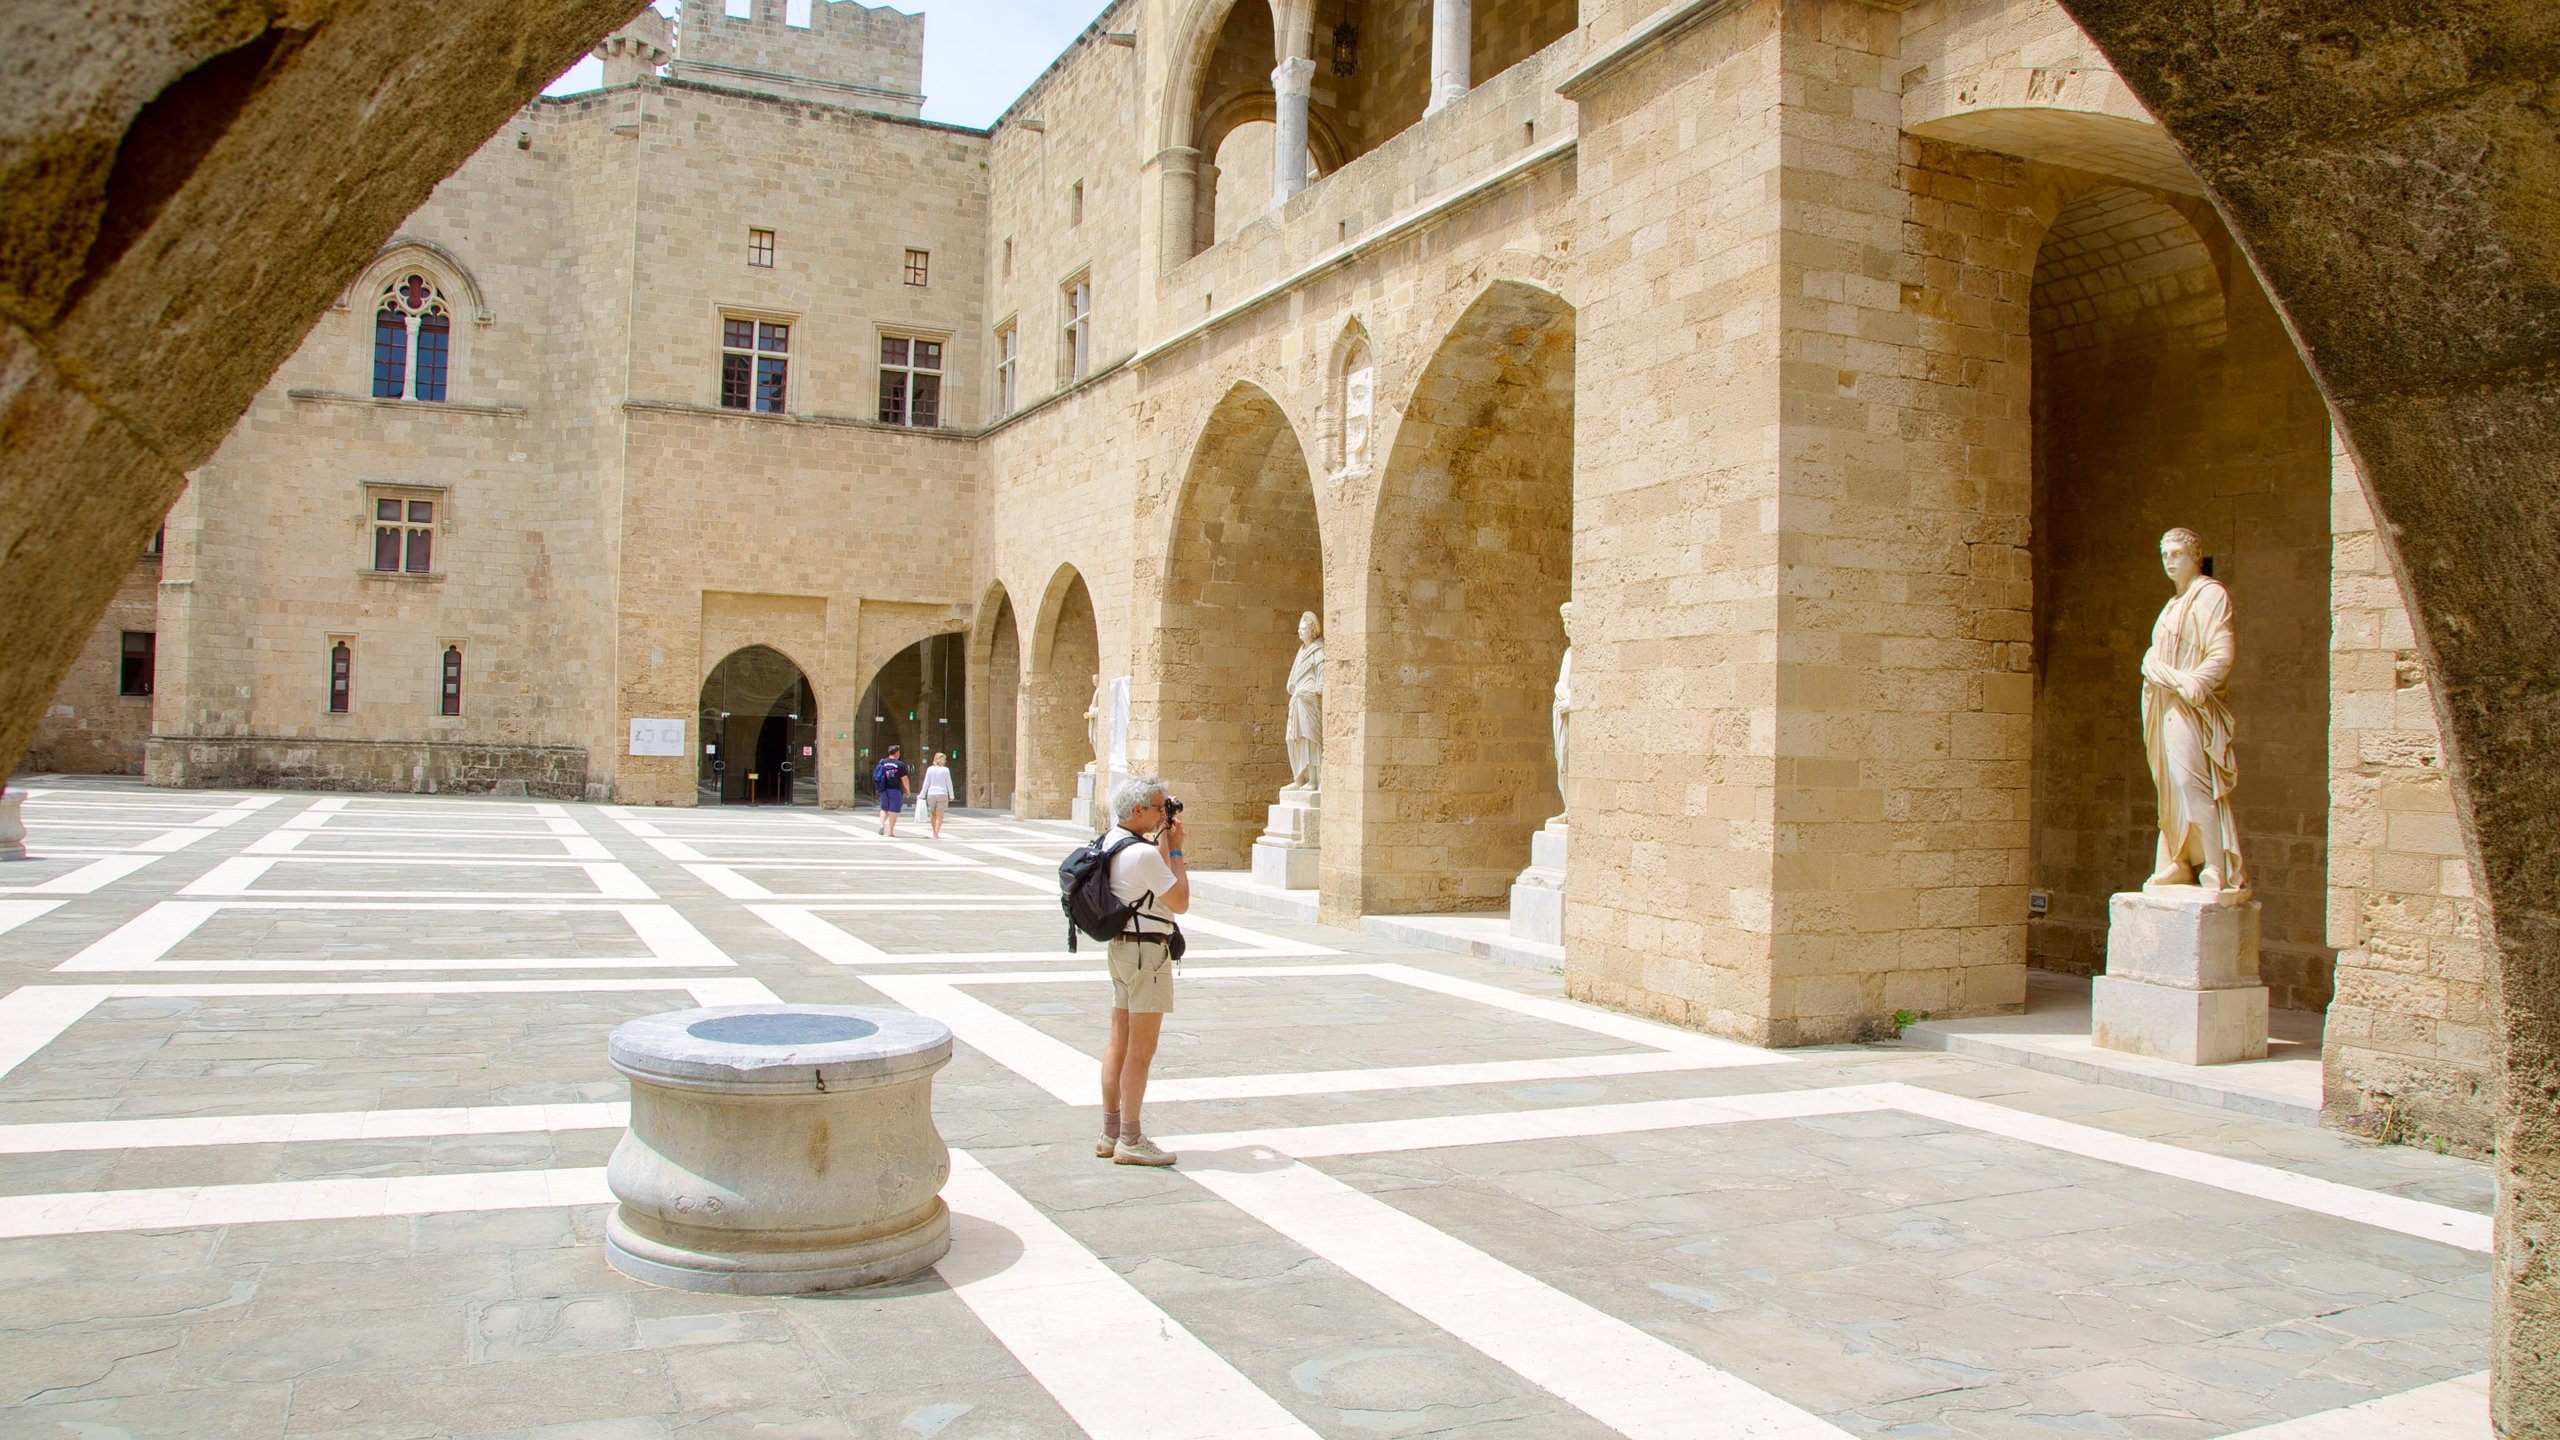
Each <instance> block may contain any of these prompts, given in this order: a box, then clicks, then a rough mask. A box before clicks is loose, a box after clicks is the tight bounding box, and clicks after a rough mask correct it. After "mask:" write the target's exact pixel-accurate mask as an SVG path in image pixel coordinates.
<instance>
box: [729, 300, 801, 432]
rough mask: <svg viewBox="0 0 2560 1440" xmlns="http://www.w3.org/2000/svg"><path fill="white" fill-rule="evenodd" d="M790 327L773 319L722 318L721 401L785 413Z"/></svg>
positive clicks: (737, 406) (732, 406)
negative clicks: (783, 406)
mask: <svg viewBox="0 0 2560 1440" xmlns="http://www.w3.org/2000/svg"><path fill="white" fill-rule="evenodd" d="M790 351H791V327H790V326H788V325H783V324H777V323H776V322H774V321H771V320H730V319H723V320H722V321H721V322H720V403H721V404H722V405H723V406H725V407H727V408H728V409H731V410H760V411H763V412H765V413H767V414H773V415H779V414H781V413H782V403H783V398H784V393H785V388H786V385H787V383H788V381H789V378H790V377H789V374H788V371H789V369H790V359H789V356H790Z"/></svg>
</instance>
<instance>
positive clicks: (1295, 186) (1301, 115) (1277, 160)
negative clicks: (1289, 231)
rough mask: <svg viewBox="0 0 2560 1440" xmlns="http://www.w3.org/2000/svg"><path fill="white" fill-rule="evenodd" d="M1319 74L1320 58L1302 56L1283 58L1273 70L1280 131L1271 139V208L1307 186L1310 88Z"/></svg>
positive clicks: (1272, 91) (1272, 89) (1276, 206)
mask: <svg viewBox="0 0 2560 1440" xmlns="http://www.w3.org/2000/svg"><path fill="white" fill-rule="evenodd" d="M1315 78H1316V62H1314V61H1313V60H1309V59H1306V58H1305V57H1303V56H1301V57H1300V58H1298V59H1295V60H1283V61H1281V62H1280V63H1279V64H1278V65H1276V66H1273V67H1272V70H1271V96H1272V104H1273V107H1274V115H1273V118H1274V119H1275V120H1276V121H1277V122H1278V130H1279V133H1278V134H1277V135H1275V136H1273V137H1272V140H1271V208H1272V209H1274V210H1277V209H1279V208H1280V207H1281V206H1283V205H1286V204H1288V203H1289V198H1290V197H1291V196H1293V195H1295V194H1297V193H1298V192H1299V191H1301V190H1304V189H1306V188H1307V91H1308V88H1309V87H1310V86H1311V85H1312V84H1313V83H1314V81H1315Z"/></svg>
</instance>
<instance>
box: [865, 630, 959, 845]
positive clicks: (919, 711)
mask: <svg viewBox="0 0 2560 1440" xmlns="http://www.w3.org/2000/svg"><path fill="white" fill-rule="evenodd" d="M967 645H968V641H967V637H965V636H962V635H958V634H950V633H945V634H941V635H928V636H926V637H925V638H924V639H922V640H919V641H917V642H916V643H914V644H913V645H910V646H908V647H907V648H905V649H904V650H901V651H899V652H898V653H897V654H895V655H892V656H890V657H889V659H888V662H887V663H886V664H883V665H882V666H881V667H880V669H879V670H878V671H877V672H876V673H874V674H873V675H872V677H871V681H870V683H869V684H868V685H866V686H864V687H863V691H862V706H861V708H860V709H859V710H857V711H855V712H854V717H853V731H852V733H853V754H854V764H855V766H856V769H857V773H856V774H855V775H854V777H853V789H854V795H855V797H856V800H857V803H865V804H867V803H872V802H873V801H875V800H876V799H877V792H875V791H874V790H873V789H872V786H871V771H872V767H874V766H876V765H878V764H879V763H880V761H881V759H882V757H884V756H886V755H887V754H888V753H889V747H890V746H892V745H895V746H898V747H900V749H901V750H902V751H903V752H904V755H903V758H904V759H905V760H906V762H907V768H909V769H910V770H913V771H914V772H915V775H916V782H917V784H919V785H921V784H922V783H923V778H924V770H925V767H926V766H927V765H930V764H932V763H933V757H934V756H936V755H947V756H949V757H950V758H949V760H948V761H947V762H946V763H948V764H949V765H950V767H951V780H952V784H953V785H954V786H955V787H956V788H957V789H958V791H959V798H958V800H957V802H956V803H958V804H962V805H967V804H972V803H977V802H976V801H975V800H974V798H973V796H972V793H971V791H970V788H969V787H970V780H969V777H970V774H971V772H972V764H971V762H972V760H973V759H974V755H973V752H972V745H971V740H970V736H971V734H972V733H973V732H972V731H971V730H970V728H969V716H968V711H967V708H966V706H965V704H964V698H965V696H966V695H967V693H968V671H969V665H968V650H967Z"/></svg>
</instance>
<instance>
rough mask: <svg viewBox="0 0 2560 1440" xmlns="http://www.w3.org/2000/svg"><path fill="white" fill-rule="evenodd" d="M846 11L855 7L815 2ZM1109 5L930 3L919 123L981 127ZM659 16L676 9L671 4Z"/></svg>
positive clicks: (1089, 1) (572, 83) (575, 82)
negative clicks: (942, 121) (923, 117)
mask: <svg viewBox="0 0 2560 1440" xmlns="http://www.w3.org/2000/svg"><path fill="white" fill-rule="evenodd" d="M817 3H819V4H828V3H837V4H852V3H856V0H817ZM1105 3H1107V0H932V3H930V4H927V5H924V6H922V7H917V6H915V5H912V4H903V5H899V6H897V7H896V8H898V9H900V10H903V11H906V12H907V13H908V14H914V13H915V11H916V10H917V9H918V8H921V9H922V10H923V11H924V15H925V29H924V94H925V101H924V115H925V118H926V119H928V120H948V121H950V122H952V123H953V124H956V125H976V126H985V125H987V124H989V123H991V122H993V121H994V119H995V118H996V116H998V115H999V114H1002V113H1003V111H1004V107H1006V106H1007V105H1010V104H1012V103H1013V102H1014V99H1015V97H1017V96H1019V95H1020V94H1021V93H1022V92H1023V89H1024V87H1026V86H1028V85H1029V84H1030V83H1031V82H1032V81H1033V80H1035V79H1037V78H1039V75H1040V72H1041V71H1043V70H1046V69H1048V68H1049V62H1050V61H1052V60H1055V59H1057V58H1058V53H1059V52H1060V51H1062V50H1064V49H1066V48H1067V43H1068V42H1069V41H1071V40H1073V39H1075V38H1076V36H1077V35H1078V34H1080V33H1082V32H1083V30H1084V27H1085V26H1087V25H1090V24H1092V23H1093V17H1095V16H1096V15H1099V14H1101V13H1102V8H1103V5H1104V4H1105ZM658 8H660V9H662V10H670V11H671V10H673V9H675V5H674V0H659V6H658ZM602 78H603V67H602V66H600V65H598V64H597V63H596V61H595V60H594V58H593V57H589V58H588V59H585V60H581V61H579V62H578V63H577V64H576V65H574V66H572V67H570V69H569V72H568V73H567V74H565V75H563V76H561V77H560V78H559V79H557V80H555V81H553V82H551V87H550V88H549V89H548V90H546V91H545V92H544V93H545V94H550V95H566V94H570V93H572V92H574V91H579V90H592V89H594V88H595V87H596V84H597V82H598V81H599V80H601V79H602Z"/></svg>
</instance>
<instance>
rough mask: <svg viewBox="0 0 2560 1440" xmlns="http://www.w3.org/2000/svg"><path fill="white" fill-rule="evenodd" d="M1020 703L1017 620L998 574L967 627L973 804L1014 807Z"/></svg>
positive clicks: (1020, 649) (1020, 671) (979, 600)
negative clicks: (973, 784) (972, 751)
mask: <svg viewBox="0 0 2560 1440" xmlns="http://www.w3.org/2000/svg"><path fill="white" fill-rule="evenodd" d="M1021 704H1022V622H1021V620H1020V619H1019V618H1018V617H1017V616H1016V615H1015V613H1014V608H1013V597H1012V596H1010V595H1008V594H1007V593H1006V592H1005V588H1004V582H1003V581H1001V580H999V581H996V582H995V583H993V584H991V585H989V586H988V587H987V591H986V594H984V595H982V596H980V597H979V599H978V612H977V616H976V618H975V619H974V620H973V621H972V623H971V624H970V627H969V736H970V743H971V745H972V746H973V747H974V753H973V755H972V757H971V758H972V760H973V761H974V762H975V763H973V764H972V765H971V766H970V773H971V774H972V775H974V776H975V777H977V778H976V780H975V782H974V783H975V788H974V790H973V791H972V793H971V794H970V796H969V801H970V803H971V804H973V805H988V806H993V807H994V808H996V809H999V810H1010V809H1012V808H1013V793H1014V788H1015V785H1016V784H1017V780H1016V775H1017V770H1018V766H1019V765H1020V763H1021V746H1020V743H1019V736H1020V726H1021Z"/></svg>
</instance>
